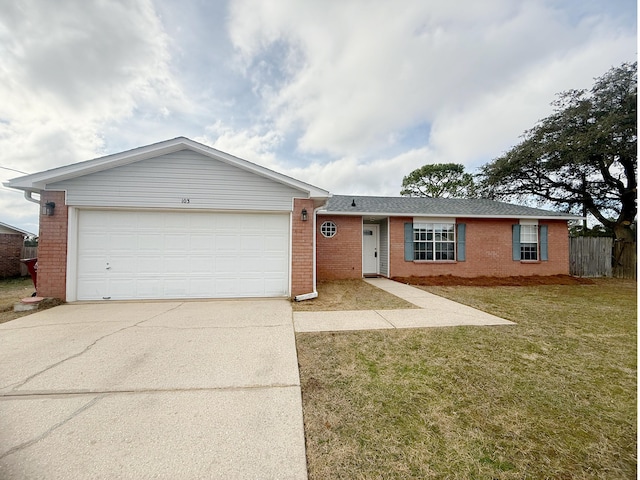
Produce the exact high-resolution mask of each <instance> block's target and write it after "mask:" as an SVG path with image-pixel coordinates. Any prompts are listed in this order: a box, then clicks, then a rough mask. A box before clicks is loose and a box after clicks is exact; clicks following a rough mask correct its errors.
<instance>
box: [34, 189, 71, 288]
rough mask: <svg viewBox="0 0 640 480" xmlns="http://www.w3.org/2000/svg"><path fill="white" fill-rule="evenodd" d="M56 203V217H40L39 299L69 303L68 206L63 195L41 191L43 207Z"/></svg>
mask: <svg viewBox="0 0 640 480" xmlns="http://www.w3.org/2000/svg"><path fill="white" fill-rule="evenodd" d="M47 202H54V203H55V204H56V207H55V210H54V214H53V216H50V217H48V216H46V215H42V213H41V214H40V238H39V240H38V285H37V288H36V290H37V292H38V296H40V297H54V298H60V299H62V300H66V296H67V295H66V285H67V223H68V217H67V214H68V207H67V206H66V205H65V194H64V192H48V191H44V190H43V191H42V193H41V195H40V205H44V204H45V203H47Z"/></svg>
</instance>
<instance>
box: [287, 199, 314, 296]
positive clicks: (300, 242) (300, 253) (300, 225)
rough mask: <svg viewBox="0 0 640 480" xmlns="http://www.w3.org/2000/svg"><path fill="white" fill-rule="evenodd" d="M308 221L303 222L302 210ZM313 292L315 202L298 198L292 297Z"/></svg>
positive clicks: (294, 216)
mask: <svg viewBox="0 0 640 480" xmlns="http://www.w3.org/2000/svg"><path fill="white" fill-rule="evenodd" d="M303 209H306V210H307V221H306V222H305V221H302V210H303ZM312 291H313V200H309V199H301V198H296V199H295V200H294V201H293V214H292V219H291V296H292V297H295V296H296V295H302V294H304V293H310V292H312Z"/></svg>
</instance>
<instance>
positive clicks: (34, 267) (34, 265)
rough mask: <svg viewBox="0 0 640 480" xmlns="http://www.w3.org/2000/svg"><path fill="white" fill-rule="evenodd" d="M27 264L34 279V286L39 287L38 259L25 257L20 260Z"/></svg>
mask: <svg viewBox="0 0 640 480" xmlns="http://www.w3.org/2000/svg"><path fill="white" fill-rule="evenodd" d="M20 261H21V262H22V263H24V264H25V265H26V266H27V270H29V275H31V280H33V286H34V287H36V289H37V288H38V259H37V258H24V259H22V260H20Z"/></svg>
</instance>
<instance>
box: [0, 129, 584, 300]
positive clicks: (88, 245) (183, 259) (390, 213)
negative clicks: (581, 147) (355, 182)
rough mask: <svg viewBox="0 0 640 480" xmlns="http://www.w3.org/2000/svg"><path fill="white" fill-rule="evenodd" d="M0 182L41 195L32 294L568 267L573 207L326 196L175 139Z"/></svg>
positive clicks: (163, 292) (180, 293)
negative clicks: (561, 209) (563, 210)
mask: <svg viewBox="0 0 640 480" xmlns="http://www.w3.org/2000/svg"><path fill="white" fill-rule="evenodd" d="M5 186H7V187H10V188H15V189H19V190H22V191H24V193H25V197H26V198H27V199H28V200H30V201H34V202H38V203H39V204H40V205H41V215H40V241H39V254H38V295H40V296H46V297H57V298H61V299H64V300H66V301H76V300H107V299H114V300H125V299H163V298H171V299H178V298H238V297H297V298H298V299H305V298H312V297H313V296H315V295H317V294H316V293H315V292H316V282H317V281H319V280H325V279H337V278H360V277H362V276H367V275H382V276H387V277H397V276H409V275H415V276H427V275H444V274H451V275H458V276H477V275H498V276H511V275H534V274H535V275H553V274H567V273H568V271H569V260H568V255H569V252H568V228H567V221H569V220H574V219H577V218H578V217H575V216H572V215H564V214H559V213H556V212H550V211H546V210H541V209H534V208H528V207H521V206H516V205H509V204H505V203H500V202H493V201H489V200H457V199H423V198H406V197H405V198H383V197H362V196H339V195H336V196H332V195H331V194H330V193H329V192H328V191H326V190H323V189H321V188H318V187H315V186H313V185H310V184H307V183H304V182H301V181H299V180H296V179H293V178H291V177H288V176H286V175H283V174H280V173H276V172H274V171H272V170H269V169H267V168H264V167H261V166H259V165H256V164H253V163H250V162H248V161H246V160H243V159H240V158H237V157H234V156H232V155H229V154H227V153H224V152H221V151H218V150H216V149H213V148H210V147H207V146H205V145H202V144H200V143H197V142H194V141H192V140H190V139H187V138H183V137H179V138H175V139H172V140H168V141H164V142H160V143H157V144H153V145H148V146H145V147H140V148H136V149H134V150H130V151H126V152H123V153H118V154H115V155H109V156H106V157H101V158H97V159H93V160H89V161H85V162H80V163H76V164H72V165H67V166H63V167H59V168H54V169H52V170H47V171H44V172H40V173H35V174H32V175H27V176H23V177H19V178H15V179H12V180H10V181H8V182H6V183H5ZM34 194H37V195H39V199H35V198H34V197H33V195H34Z"/></svg>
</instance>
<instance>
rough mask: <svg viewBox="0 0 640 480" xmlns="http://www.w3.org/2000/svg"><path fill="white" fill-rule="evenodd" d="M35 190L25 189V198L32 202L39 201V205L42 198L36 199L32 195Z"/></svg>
mask: <svg viewBox="0 0 640 480" xmlns="http://www.w3.org/2000/svg"><path fill="white" fill-rule="evenodd" d="M33 193H34V192H32V191H30V190H25V191H24V198H26V199H27V200H29V201H30V202H33V203H37V204H38V205H40V200H36V199H35V198H33V197H32V196H31V195H33Z"/></svg>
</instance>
